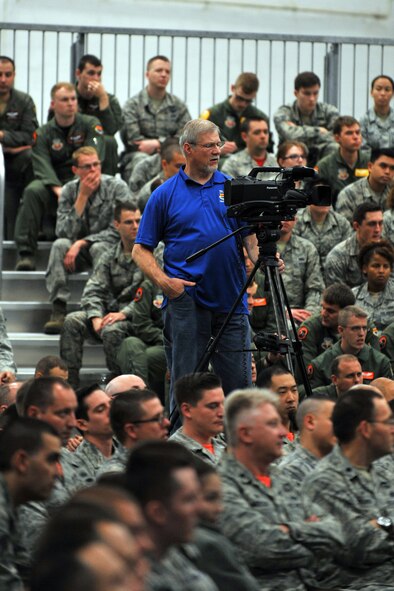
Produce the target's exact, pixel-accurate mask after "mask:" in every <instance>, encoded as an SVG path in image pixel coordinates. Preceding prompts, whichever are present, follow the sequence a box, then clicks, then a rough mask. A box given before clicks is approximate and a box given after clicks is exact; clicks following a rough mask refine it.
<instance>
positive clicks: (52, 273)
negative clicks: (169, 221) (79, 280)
mask: <svg viewBox="0 0 394 591" xmlns="http://www.w3.org/2000/svg"><path fill="white" fill-rule="evenodd" d="M79 187H80V181H79V179H75V180H73V181H70V182H69V183H67V184H66V185H65V186H64V187H63V189H62V193H61V196H60V200H59V205H58V210H57V218H56V235H57V236H58V239H57V240H55V242H54V243H53V244H52V248H51V252H50V255H49V261H48V268H47V272H46V287H47V290H48V291H49V294H50V298H49V299H50V301H51V302H53V301H54V300H62V301H63V302H67V301H68V300H69V299H70V290H69V287H68V272H67V271H66V269H65V267H64V257H65V255H66V253H67V251H68V250H69V248H70V246H71V245H72V244H73V243H74V242H75V241H76V240H79V239H81V238H83V239H84V240H86V241H87V242H88V243H89V244H88V246H87V247H84V248H82V249H81V251H80V253H79V255H78V257H77V259H76V270H77V271H79V270H82V269H84V268H86V267H87V266H90V265H91V264H92V265H93V267H94V266H95V265H96V263H97V262H98V260H99V258H100V256H101V255H102V254H103V253H104V252H105V251H106V250H107V249H108V247H109V246H110V245H111V244H115V243H116V242H118V240H119V234H118V232H117V231H116V230H115V228H114V226H113V220H114V209H115V206H116V205H117V204H118V203H121V202H125V201H128V200H129V197H130V192H129V189H128V187H127V185H126V183H125V182H124V181H122V180H120V179H116V178H114V177H112V176H108V175H102V176H101V182H100V186H99V188H98V189H97V191H95V192H94V193H93V194H92V195H91V196H90V197H89V200H88V203H87V205H86V207H85V210H84V212H83V214H82V215H81V216H79V215H78V214H77V212H76V210H75V207H74V205H75V202H76V200H77V197H78V192H79Z"/></svg>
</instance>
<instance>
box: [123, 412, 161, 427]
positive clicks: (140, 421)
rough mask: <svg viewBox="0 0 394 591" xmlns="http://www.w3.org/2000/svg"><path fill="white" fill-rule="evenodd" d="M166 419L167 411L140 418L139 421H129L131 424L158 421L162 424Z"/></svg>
mask: <svg viewBox="0 0 394 591" xmlns="http://www.w3.org/2000/svg"><path fill="white" fill-rule="evenodd" d="M167 419H168V413H166V412H162V413H160V414H159V415H156V416H155V417H152V418H151V419H140V420H139V421H130V422H131V423H133V425H141V424H143V423H159V424H160V425H162V424H163V423H164V421H166V420H167Z"/></svg>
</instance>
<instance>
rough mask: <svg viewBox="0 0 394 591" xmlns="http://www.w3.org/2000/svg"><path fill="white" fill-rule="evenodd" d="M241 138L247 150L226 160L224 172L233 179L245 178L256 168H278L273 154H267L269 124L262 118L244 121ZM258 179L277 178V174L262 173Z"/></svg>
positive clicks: (241, 127)
mask: <svg viewBox="0 0 394 591" xmlns="http://www.w3.org/2000/svg"><path fill="white" fill-rule="evenodd" d="M240 131H241V138H242V139H243V141H244V142H245V144H246V148H245V149H244V150H241V151H240V152H236V153H235V154H232V155H231V156H229V157H228V158H226V160H225V162H224V164H223V167H222V172H223V173H224V174H228V175H229V176H231V177H233V178H234V177H237V176H245V175H247V174H249V172H250V171H251V170H252V168H255V167H256V166H278V163H277V161H276V158H275V156H274V155H273V154H269V153H268V152H267V147H268V143H269V137H270V132H269V122H268V121H267V120H266V119H264V118H262V117H251V118H249V119H244V120H243V121H242V123H241V126H240ZM257 176H258V178H262V179H270V178H275V177H276V176H277V173H275V172H265V173H263V172H260V173H259V174H258V175H257Z"/></svg>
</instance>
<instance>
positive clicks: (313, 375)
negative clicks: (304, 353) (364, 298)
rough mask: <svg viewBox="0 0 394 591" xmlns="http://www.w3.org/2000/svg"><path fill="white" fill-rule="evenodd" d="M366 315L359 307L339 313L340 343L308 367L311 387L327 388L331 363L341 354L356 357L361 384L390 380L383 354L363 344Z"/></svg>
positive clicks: (389, 369)
mask: <svg viewBox="0 0 394 591" xmlns="http://www.w3.org/2000/svg"><path fill="white" fill-rule="evenodd" d="M367 317H368V314H367V313H366V312H364V310H363V309H362V308H360V307H358V306H346V308H343V310H340V312H339V314H338V332H339V334H340V337H341V338H340V340H339V341H338V342H337V343H335V345H333V346H332V347H330V348H329V349H328V350H327V351H325V352H324V353H322V354H321V355H319V356H318V357H316V358H315V359H313V360H312V362H311V363H310V364H309V365H308V368H307V371H308V376H309V379H310V383H311V387H312V388H317V387H318V386H324V385H328V384H330V382H331V373H330V372H331V363H332V361H333V359H334V358H335V357H337V356H338V355H342V354H344V353H350V354H351V355H355V356H356V357H357V359H358V360H359V361H360V364H361V367H362V370H363V379H364V383H366V384H369V383H370V382H371V381H372V380H374V379H375V378H378V377H387V378H392V377H393V372H392V370H391V366H390V362H389V360H388V359H387V357H386V356H385V355H383V354H382V353H380V352H379V351H376V349H373V348H372V347H369V346H368V345H366V344H365V337H366V334H367Z"/></svg>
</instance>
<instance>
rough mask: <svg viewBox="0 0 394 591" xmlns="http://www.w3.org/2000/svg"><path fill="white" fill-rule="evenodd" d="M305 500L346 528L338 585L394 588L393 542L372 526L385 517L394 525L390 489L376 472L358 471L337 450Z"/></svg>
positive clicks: (311, 481) (313, 477)
mask: <svg viewBox="0 0 394 591" xmlns="http://www.w3.org/2000/svg"><path fill="white" fill-rule="evenodd" d="M302 496H303V498H304V502H305V507H308V508H309V507H310V505H311V503H312V504H313V505H315V506H316V507H318V508H320V510H321V511H323V512H324V513H329V514H331V515H333V516H334V517H335V518H336V519H338V521H340V522H342V524H343V531H344V534H345V536H346V544H345V545H344V548H343V556H342V560H341V563H340V564H341V566H340V571H339V581H338V583H339V582H340V581H342V584H343V582H346V583H347V585H348V587H347V586H346V588H350V589H364V586H365V588H368V589H369V588H371V589H376V590H381V589H384V588H385V585H390V584H391V587H390V588H392V579H393V572H394V564H393V557H394V540H393V538H392V537H391V536H389V535H388V534H387V533H386V532H385V531H384V530H383V529H380V528H375V527H372V526H371V524H370V523H369V522H370V521H371V520H372V519H376V518H377V517H378V516H380V515H387V516H389V517H391V519H392V520H393V519H394V512H393V507H394V504H393V501H394V491H393V488H392V486H391V484H390V483H389V482H388V481H387V480H385V479H384V478H383V477H382V475H381V474H380V473H379V474H378V472H377V471H376V470H375V469H374V467H373V466H372V468H371V469H370V470H362V469H357V468H356V467H355V466H353V465H352V464H351V463H350V462H349V461H348V460H347V459H346V457H345V456H344V455H343V454H342V452H341V449H340V448H339V447H335V448H334V450H333V451H332V452H331V453H330V454H329V455H328V456H326V457H325V458H323V459H322V460H321V461H320V462H319V463H318V465H317V466H316V468H315V470H314V471H313V472H312V473H311V474H310V475H309V476H307V477H306V479H305V481H304V486H303V490H302ZM380 584H381V586H380ZM367 585H376V587H367ZM338 586H342V585H339V584H338Z"/></svg>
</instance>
